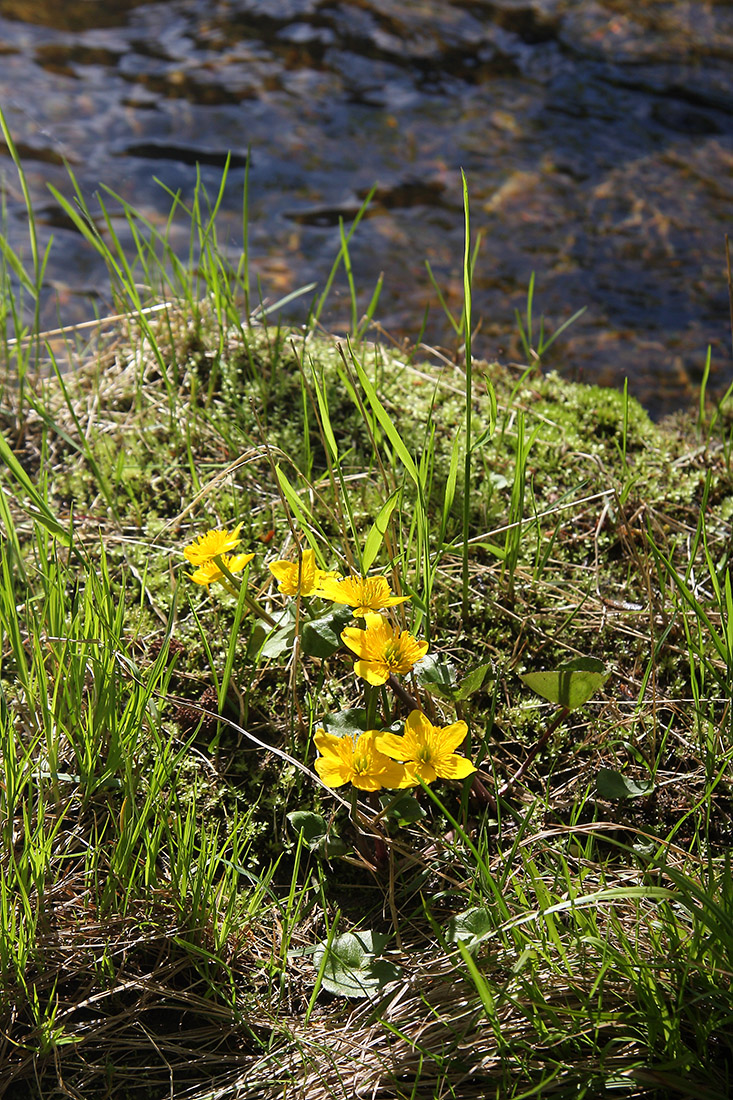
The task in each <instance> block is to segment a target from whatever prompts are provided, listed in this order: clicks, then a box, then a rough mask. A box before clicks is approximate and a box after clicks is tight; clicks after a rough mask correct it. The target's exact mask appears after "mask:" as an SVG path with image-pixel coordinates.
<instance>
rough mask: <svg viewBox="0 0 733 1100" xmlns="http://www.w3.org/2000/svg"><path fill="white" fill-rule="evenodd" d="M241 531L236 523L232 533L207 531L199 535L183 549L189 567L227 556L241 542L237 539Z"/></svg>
mask: <svg viewBox="0 0 733 1100" xmlns="http://www.w3.org/2000/svg"><path fill="white" fill-rule="evenodd" d="M241 529H242V524H241V523H238V524H237V526H236V527H235V528H234V530H233V531H207V532H206V533H205V534H204V535H199V537H198V538H197V539H196V541H195V542H194V543H192V544H191V545H190V546H185V547H184V549H183V553H184V556H185V557H186V558H187V560H188V561H190V563H191V565H203V564H204V562H207V561H213V559H214V558H215V557H217V556H218V555H219V554H228V553H229V551H230V550H233V549H234V547H235V546H236V545H237V543H239V542H241V541H242V540H241V539H240V537H239V532H240V531H241ZM198 583H199V584H201V583H204V582H201V581H199V582H198ZM206 583H208V582H206Z"/></svg>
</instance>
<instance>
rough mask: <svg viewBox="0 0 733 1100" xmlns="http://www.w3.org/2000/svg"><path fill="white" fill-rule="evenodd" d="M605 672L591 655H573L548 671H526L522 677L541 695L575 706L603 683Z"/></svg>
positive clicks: (606, 677) (606, 676)
mask: <svg viewBox="0 0 733 1100" xmlns="http://www.w3.org/2000/svg"><path fill="white" fill-rule="evenodd" d="M608 676H609V673H608V672H607V671H606V667H605V665H604V664H603V662H602V661H598V660H596V658H595V657H576V658H575V660H573V661H568V663H567V664H564V665H561V666H560V667H559V668H557V669H554V670H553V671H550V672H527V673H525V674H524V676H522V680H523V681H524V683H525V684H526V685H527V687H528V688H531V690H532V691H534V692H536V693H537V695H541V696H542V698H543V699H548V700H549V701H550V702H551V703H558V704H559V705H560V706H562V707H565V709H566V710H577V709H578V707H582V706H583V704H584V703H587V701H588V700H589V699H590V697H591V695H595V693H596V692H597V691H600V689H601V688H602V687H603V685H604V684H605V682H606V680H607V679H608Z"/></svg>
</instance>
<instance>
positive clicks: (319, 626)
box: [301, 607, 353, 660]
mask: <svg viewBox="0 0 733 1100" xmlns="http://www.w3.org/2000/svg"><path fill="white" fill-rule="evenodd" d="M352 618H353V615H352V613H351V609H350V608H348V607H337V608H335V610H333V611H329V613H328V615H324V616H323V617H322V618H320V619H308V621H307V622H306V623H305V624H304V626H303V632H302V634H301V644H302V649H303V653H305V654H306V656H308V657H320V658H321V659H322V660H325V659H326V657H330V656H331V655H332V654H333V653H335V652H336V650H337V649H341V646H342V645H343V642H342V641H341V631H342V630H343V629H344V627H345V626H346V624H347V623H349V622H351V620H352Z"/></svg>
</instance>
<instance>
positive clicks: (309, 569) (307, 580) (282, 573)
mask: <svg viewBox="0 0 733 1100" xmlns="http://www.w3.org/2000/svg"><path fill="white" fill-rule="evenodd" d="M268 569H269V570H270V572H271V573H272V575H273V577H274V578H275V580H276V581H277V582H278V584H277V587H278V589H279V590H280V591H281V592H282V593H283V594H284V595H285V596H297V595H298V593H300V595H301V596H312V595H313V593H314V592H315V593H316V594H317V595H319V594H320V592H319V588H320V585H321V583H322V581H323V579H324V578H326V577H327V578H329V579H331V578H337V577H338V574H337V573H327V572H326V571H325V570H323V569H319V568H318V566H317V565H316V552H315V550H304V551H303V556H302V558H301V564H300V568H299V567H298V562H297V561H271V562H270V563H269V565H268Z"/></svg>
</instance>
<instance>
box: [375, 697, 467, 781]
mask: <svg viewBox="0 0 733 1100" xmlns="http://www.w3.org/2000/svg"><path fill="white" fill-rule="evenodd" d="M467 733H468V726H467V725H466V723H465V722H454V723H453V724H452V725H450V726H443V727H442V728H441V727H439V726H434V725H433V724H432V722H430V721H428V719H427V718H426V717H425V715H424V714H422V713H421V712H420V711H419V710H413V711H412V712H411V713H410V714H409V716H408V718H407V721H406V722H405V732H404V735H403V736H402V737H398V736H397V735H396V734H394V733H381V734H379V735H378V736H377V740H376V747H377V750H378V751H379V752H383V753H384V754H385V756H390V757H391V758H392V759H393V760H401V761H402V762H403V763H404V764H405V768H406V770H407V772H408V774H410V775H412V776H414V777H417V776H419V777H420V779H422V780H424V782H425V783H432V782H433V780H434V779H437V778H438V777H440V778H441V779H465V778H466V776H467V775H470V774H471V772H475V771H476V768H475V767H474V766H473V764H472V763H471V761H470V760H468V759H467V758H466V757H465V756H459V755H458V754H457V753H456V751H455V750H456V749H457V748H458V746H459V745H460V743H461V741H463V739H464V738H465V736H466V734H467ZM413 782H417V780H416V779H414V780H413Z"/></svg>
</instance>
